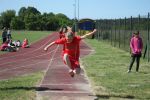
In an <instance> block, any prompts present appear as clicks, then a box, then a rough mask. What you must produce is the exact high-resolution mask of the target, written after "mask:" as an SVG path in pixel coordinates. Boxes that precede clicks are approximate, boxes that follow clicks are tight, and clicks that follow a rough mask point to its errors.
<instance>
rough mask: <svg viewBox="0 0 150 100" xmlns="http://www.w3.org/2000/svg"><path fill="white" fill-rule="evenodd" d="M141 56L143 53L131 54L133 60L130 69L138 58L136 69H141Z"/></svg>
mask: <svg viewBox="0 0 150 100" xmlns="http://www.w3.org/2000/svg"><path fill="white" fill-rule="evenodd" d="M140 58H141V54H132V55H131V61H130V65H129V70H131V69H132V66H133V64H134V62H135V60H136V71H139V65H140Z"/></svg>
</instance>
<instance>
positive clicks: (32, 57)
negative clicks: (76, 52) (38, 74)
mask: <svg viewBox="0 0 150 100" xmlns="http://www.w3.org/2000/svg"><path fill="white" fill-rule="evenodd" d="M55 50H56V49H54V50H52V51H51V52H48V53H45V54H41V55H38V56H33V57H29V58H24V59H20V60H16V61H11V62H4V63H1V64H0V65H4V64H11V63H14V62H18V61H19V62H20V61H26V60H29V59H33V58H37V57H40V56H44V55H47V54H50V53H52V52H55Z"/></svg>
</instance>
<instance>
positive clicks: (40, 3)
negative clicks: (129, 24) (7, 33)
mask: <svg viewBox="0 0 150 100" xmlns="http://www.w3.org/2000/svg"><path fill="white" fill-rule="evenodd" d="M74 4H75V0H0V13H2V12H4V11H6V10H10V9H11V10H12V9H13V10H15V11H16V13H18V11H19V9H20V8H21V7H28V6H32V7H35V8H37V10H39V11H40V12H41V13H44V12H47V13H49V12H53V13H55V14H57V13H63V14H65V15H66V16H68V17H69V18H71V19H72V18H74V16H75V9H74V8H75V6H74ZM76 4H77V5H78V0H76ZM76 8H77V9H76V17H77V18H78V7H76ZM148 12H150V0H79V19H81V18H91V19H110V18H124V17H130V16H138V15H139V14H141V15H147V13H148Z"/></svg>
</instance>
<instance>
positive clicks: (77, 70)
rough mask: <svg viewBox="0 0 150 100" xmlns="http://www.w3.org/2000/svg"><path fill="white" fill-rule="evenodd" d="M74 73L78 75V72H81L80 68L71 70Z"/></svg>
mask: <svg viewBox="0 0 150 100" xmlns="http://www.w3.org/2000/svg"><path fill="white" fill-rule="evenodd" d="M73 71H74V73H76V74H80V72H81V68H80V67H78V68H76V69H75V70H73Z"/></svg>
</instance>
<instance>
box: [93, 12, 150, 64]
mask: <svg viewBox="0 0 150 100" xmlns="http://www.w3.org/2000/svg"><path fill="white" fill-rule="evenodd" d="M95 26H96V28H97V30H98V31H97V34H95V38H96V39H98V40H106V41H109V42H110V44H111V45H112V46H114V47H118V48H121V49H123V50H126V51H129V52H130V47H129V43H130V39H131V37H132V34H133V32H136V31H139V32H140V36H141V37H142V39H143V44H144V46H143V58H146V59H148V62H149V61H150V32H149V30H150V14H149V13H148V15H146V16H140V15H139V16H137V17H132V16H131V17H130V18H126V17H125V18H124V19H100V20H96V25H95Z"/></svg>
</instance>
